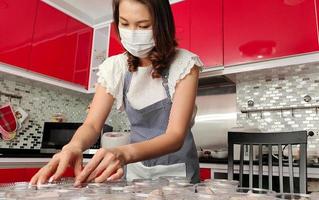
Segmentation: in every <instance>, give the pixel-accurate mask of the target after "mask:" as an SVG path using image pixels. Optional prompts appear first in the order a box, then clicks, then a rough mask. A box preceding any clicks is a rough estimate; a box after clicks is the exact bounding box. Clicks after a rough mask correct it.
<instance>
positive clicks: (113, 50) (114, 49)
mask: <svg viewBox="0 0 319 200" xmlns="http://www.w3.org/2000/svg"><path fill="white" fill-rule="evenodd" d="M124 51H125V49H124V48H123V46H122V44H121V41H120V39H119V37H118V34H117V33H116V29H115V24H114V23H112V24H111V30H110V41H109V55H108V56H114V55H117V54H120V53H123V52H124Z"/></svg>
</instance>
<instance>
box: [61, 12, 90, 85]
mask: <svg viewBox="0 0 319 200" xmlns="http://www.w3.org/2000/svg"><path fill="white" fill-rule="evenodd" d="M92 40H93V29H92V28H91V27H89V26H87V25H85V24H83V23H82V22H80V21H78V20H76V19H73V18H72V17H68V23H67V43H66V45H65V48H66V52H65V54H64V60H65V62H66V67H67V68H69V69H73V70H72V71H71V70H70V71H69V72H70V74H69V77H68V78H69V81H72V82H74V83H76V84H80V85H83V86H85V87H87V86H88V79H89V71H90V63H91V62H90V61H91V50H92Z"/></svg>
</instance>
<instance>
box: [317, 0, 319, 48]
mask: <svg viewBox="0 0 319 200" xmlns="http://www.w3.org/2000/svg"><path fill="white" fill-rule="evenodd" d="M316 13H317V30H318V43H319V0H316Z"/></svg>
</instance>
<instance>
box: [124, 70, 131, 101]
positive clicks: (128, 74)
mask: <svg viewBox="0 0 319 200" xmlns="http://www.w3.org/2000/svg"><path fill="white" fill-rule="evenodd" d="M131 80H132V73H131V72H129V71H127V72H126V73H125V79H124V88H123V93H124V94H123V96H126V94H127V92H128V89H129V88H130V85H131Z"/></svg>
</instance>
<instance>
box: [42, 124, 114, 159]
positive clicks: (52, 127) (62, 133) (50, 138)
mask: <svg viewBox="0 0 319 200" xmlns="http://www.w3.org/2000/svg"><path fill="white" fill-rule="evenodd" d="M81 125H82V123H64V122H63V123H59V122H45V123H44V128H43V138H42V144H41V149H40V153H44V154H54V153H56V152H58V151H60V150H61V149H62V147H63V146H64V145H65V144H67V143H68V142H69V141H70V140H71V139H72V137H73V135H74V133H75V132H76V130H77V129H78V128H79V127H80V126H81ZM112 131H113V127H111V126H109V125H107V124H105V125H104V127H103V130H102V132H101V133H105V132H112ZM100 138H101V137H99V138H98V139H97V141H96V143H95V144H94V145H93V146H92V147H90V148H89V149H88V150H86V151H84V152H83V156H84V157H90V156H92V155H94V154H95V153H96V151H97V150H98V149H99V148H100Z"/></svg>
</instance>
